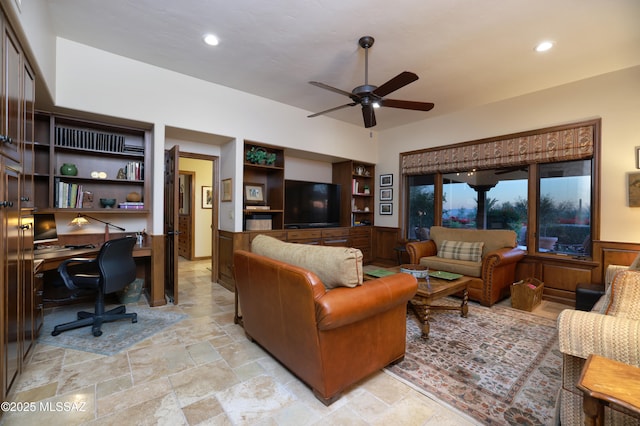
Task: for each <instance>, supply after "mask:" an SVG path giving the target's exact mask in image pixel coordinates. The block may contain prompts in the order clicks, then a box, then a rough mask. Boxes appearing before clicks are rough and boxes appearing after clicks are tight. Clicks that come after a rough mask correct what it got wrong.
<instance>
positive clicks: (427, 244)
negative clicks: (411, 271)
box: [407, 240, 438, 265]
mask: <svg viewBox="0 0 640 426" xmlns="http://www.w3.org/2000/svg"><path fill="white" fill-rule="evenodd" d="M407 253H408V254H409V262H410V263H413V264H416V265H417V264H418V263H420V259H421V258H423V257H427V256H435V255H436V254H437V253H438V247H436V243H435V241H433V240H427V241H414V242H411V243H407Z"/></svg>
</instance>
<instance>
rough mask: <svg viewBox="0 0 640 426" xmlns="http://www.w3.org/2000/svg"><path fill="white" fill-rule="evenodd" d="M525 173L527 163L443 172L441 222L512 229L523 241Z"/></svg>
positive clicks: (472, 226)
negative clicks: (501, 167)
mask: <svg viewBox="0 0 640 426" xmlns="http://www.w3.org/2000/svg"><path fill="white" fill-rule="evenodd" d="M528 175H529V168H528V167H527V166H522V167H512V168H507V169H496V170H480V171H477V170H472V171H469V172H460V173H447V174H445V175H444V176H443V178H444V180H443V200H442V201H443V206H442V224H443V226H447V227H451V228H474V229H512V230H514V231H516V233H517V234H518V236H519V244H523V245H525V238H524V234H525V233H526V225H527V185H528Z"/></svg>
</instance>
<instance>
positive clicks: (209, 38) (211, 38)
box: [202, 34, 220, 46]
mask: <svg viewBox="0 0 640 426" xmlns="http://www.w3.org/2000/svg"><path fill="white" fill-rule="evenodd" d="M202 40H204V42H205V43H206V44H208V45H209V46H217V45H218V44H219V43H220V40H219V39H218V37H216V36H215V35H213V34H205V35H204V36H203V37H202Z"/></svg>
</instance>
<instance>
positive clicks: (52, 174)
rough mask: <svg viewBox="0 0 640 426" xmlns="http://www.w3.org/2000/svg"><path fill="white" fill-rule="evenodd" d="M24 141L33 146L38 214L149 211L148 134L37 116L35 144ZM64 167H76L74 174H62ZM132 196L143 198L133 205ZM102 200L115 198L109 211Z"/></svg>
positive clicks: (73, 119) (43, 114)
mask: <svg viewBox="0 0 640 426" xmlns="http://www.w3.org/2000/svg"><path fill="white" fill-rule="evenodd" d="M27 143H29V144H31V145H32V148H33V149H32V150H31V151H30V152H31V155H32V159H31V162H32V164H33V185H34V198H35V201H34V206H35V208H36V209H37V210H38V211H68V212H75V211H77V212H100V213H118V214H128V213H148V212H149V205H148V204H145V201H146V200H148V201H149V202H150V201H151V200H150V193H149V191H150V189H149V186H148V185H147V184H146V180H145V171H146V170H149V155H148V153H149V149H148V144H149V141H148V134H147V131H146V130H144V129H137V128H129V127H123V126H115V125H111V124H105V123H98V122H93V121H87V120H82V119H77V118H72V117H66V116H59V115H55V114H49V113H45V112H38V113H36V115H35V120H34V136H33V140H32V141H28V142H27ZM65 164H71V165H74V166H75V169H77V173H76V174H68V172H67V171H66V170H65V171H64V173H63V170H62V169H61V168H62V166H63V165H65ZM131 193H137V194H139V195H140V197H141V199H142V200H141V201H138V202H137V204H135V205H134V203H133V202H128V201H127V195H128V194H131ZM83 194H84V196H82V195H83ZM100 199H115V200H116V204H115V205H114V206H113V208H107V207H104V206H103V205H101V203H100ZM140 203H142V204H140Z"/></svg>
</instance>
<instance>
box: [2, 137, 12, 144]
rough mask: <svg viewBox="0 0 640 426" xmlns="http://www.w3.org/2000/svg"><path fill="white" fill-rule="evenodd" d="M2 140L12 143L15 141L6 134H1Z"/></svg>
mask: <svg viewBox="0 0 640 426" xmlns="http://www.w3.org/2000/svg"><path fill="white" fill-rule="evenodd" d="M0 142H5V143H8V144H9V145H11V144H12V143H13V139H11V138H10V137H9V136H6V135H0Z"/></svg>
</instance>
